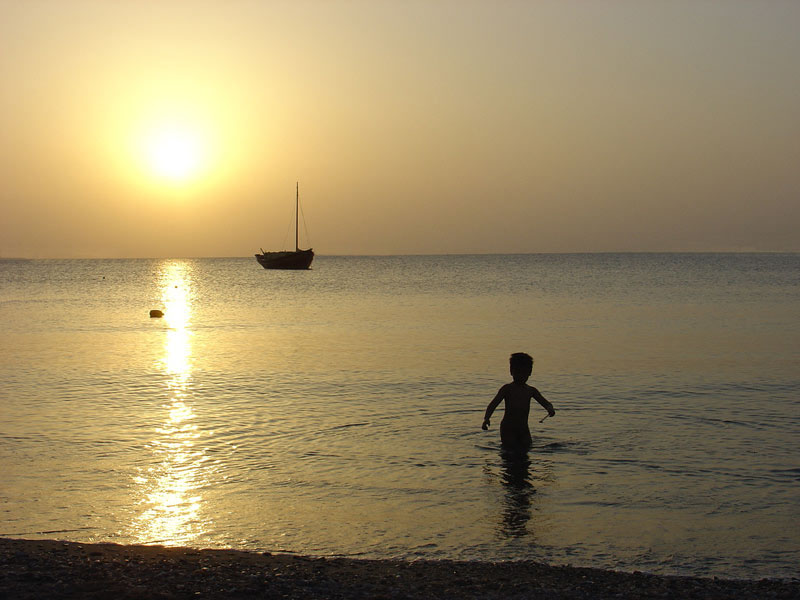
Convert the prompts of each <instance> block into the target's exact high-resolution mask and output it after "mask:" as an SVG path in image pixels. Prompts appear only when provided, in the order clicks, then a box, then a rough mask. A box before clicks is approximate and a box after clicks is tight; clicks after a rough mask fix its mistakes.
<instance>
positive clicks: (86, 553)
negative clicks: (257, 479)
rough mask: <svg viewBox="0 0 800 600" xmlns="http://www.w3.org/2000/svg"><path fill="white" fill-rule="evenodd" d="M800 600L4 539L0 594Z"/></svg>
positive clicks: (570, 577) (656, 585)
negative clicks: (742, 599)
mask: <svg viewBox="0 0 800 600" xmlns="http://www.w3.org/2000/svg"><path fill="white" fill-rule="evenodd" d="M254 597H264V598H311V599H314V598H320V599H322V598H370V599H372V598H375V599H377V598H420V599H421V598H459V600H463V599H467V598H482V599H483V598H485V599H492V598H498V599H499V598H503V599H509V598H544V599H548V598H709V599H711V598H800V581H797V580H793V581H774V580H761V581H739V580H722V579H699V578H691V577H663V576H655V575H648V574H643V573H618V572H613V571H602V570H599V569H585V568H575V567H551V566H547V565H544V564H540V563H534V562H503V563H481V562H455V561H414V562H403V561H393V560H357V559H346V558H308V557H303V556H294V555H286V554H269V553H255V552H244V551H238V550H196V549H192V548H167V547H163V546H120V545H116V544H83V543H74V542H62V541H56V540H15V539H6V538H0V598H14V599H19V600H23V599H28V598H30V599H32V598H55V599H59V598H76V599H77V598H86V599H92V598H114V599H115V600H125V599H134V598H136V599H139V598H154V599H156V598H157V599H172V598H176V599H177V598H220V599H221V598H226V599H227V598H254Z"/></svg>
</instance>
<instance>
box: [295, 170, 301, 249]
mask: <svg viewBox="0 0 800 600" xmlns="http://www.w3.org/2000/svg"><path fill="white" fill-rule="evenodd" d="M295 186H296V187H295V196H294V251H295V252H299V251H300V237H299V236H300V229H299V227H300V225H299V221H300V182H299V181H297V182H295Z"/></svg>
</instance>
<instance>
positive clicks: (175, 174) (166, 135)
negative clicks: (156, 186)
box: [144, 128, 205, 183]
mask: <svg viewBox="0 0 800 600" xmlns="http://www.w3.org/2000/svg"><path fill="white" fill-rule="evenodd" d="M144 146H145V147H144V153H145V159H146V161H147V165H148V167H149V169H150V171H152V173H153V174H154V175H156V176H157V177H159V178H162V179H166V180H169V181H172V182H175V183H179V182H187V181H191V180H193V179H195V178H197V177H198V176H199V175H200V173H201V172H202V170H203V167H204V162H205V148H204V144H203V142H202V140H201V139H200V136H199V135H197V134H196V133H194V132H192V131H190V130H185V129H179V128H165V129H159V130H157V131H154V132H152V133H151V134H150V135H149V136H147V138H146V140H145V144H144Z"/></svg>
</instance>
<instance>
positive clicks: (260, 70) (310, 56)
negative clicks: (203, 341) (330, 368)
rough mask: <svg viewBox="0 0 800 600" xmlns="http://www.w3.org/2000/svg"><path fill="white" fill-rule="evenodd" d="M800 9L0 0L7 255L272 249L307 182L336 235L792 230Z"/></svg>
mask: <svg viewBox="0 0 800 600" xmlns="http://www.w3.org/2000/svg"><path fill="white" fill-rule="evenodd" d="M798 23H800V3H797V2H791V1H777V0H776V1H770V2H763V3H762V2H750V1H744V0H729V1H727V2H696V1H691V2H689V1H675V2H666V1H665V2H641V1H638V0H637V1H633V0H630V1H622V0H616V1H614V0H611V1H609V2H595V3H588V2H579V1H576V0H566V1H561V0H559V1H537V2H515V1H508V2H488V1H486V2H471V1H444V0H443V1H440V2H427V1H415V0H412V1H410V2H402V3H398V2H388V1H377V2H374V1H360V0H353V1H347V2H344V1H341V2H313V1H291V2H288V1H287V2H281V1H275V2H256V1H244V0H242V1H237V2H231V3H219V2H201V1H192V2H188V1H187V2H173V3H155V2H152V3H141V2H134V1H121V2H113V3H110V2H103V1H75V0H65V1H63V2H46V1H42V2H15V1H12V0H0V83H1V84H2V94H0V142H2V143H0V207H2V219H0V257H169V256H180V257H190V256H250V255H252V253H253V252H255V251H257V250H258V248H259V247H264V248H265V249H278V248H279V247H280V246H282V245H284V240H285V239H286V238H287V229H288V227H289V225H290V223H291V221H292V218H293V216H292V211H293V208H294V206H293V204H294V192H295V181H299V182H300V197H301V202H302V205H303V210H304V214H305V218H306V222H307V224H308V229H309V232H310V234H311V239H310V242H311V245H313V246H314V248H315V250H316V251H317V253H318V254H322V255H324V254H428V253H498V252H499V253H505V252H509V253H512V252H513V253H516V252H525V253H527V252H602V251H792V252H796V251H800V235H798V233H797V232H798V231H800V169H799V168H798V165H800V36H798V35H797V25H798ZM292 241H293V240H291V235H290V236H289V240H288V243H289V245H291V242H292ZM303 245H305V242H303Z"/></svg>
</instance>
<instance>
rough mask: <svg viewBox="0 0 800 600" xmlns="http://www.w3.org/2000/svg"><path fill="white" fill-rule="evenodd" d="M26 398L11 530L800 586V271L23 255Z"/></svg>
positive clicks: (7, 309) (18, 395)
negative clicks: (524, 396) (526, 432)
mask: <svg viewBox="0 0 800 600" xmlns="http://www.w3.org/2000/svg"><path fill="white" fill-rule="evenodd" d="M153 309H158V310H161V311H163V313H164V314H163V318H151V317H150V311H151V310H153ZM512 352H527V353H529V354H531V355H532V356H533V357H534V359H535V364H534V370H533V375H532V378H531V380H530V382H529V383H531V384H532V385H534V386H536V387H537V388H538V389H539V390H540V392H541V393H542V394H543V395H544V396H545V397H546V398H547V399H548V400H549V401H550V402H552V404H553V405H554V407H555V409H556V414H555V416H554V417H552V418H548V419H546V420H544V421H542V420H541V419H542V418H543V417H544V416H545V415H546V414H547V413H546V412H545V411H544V409H542V408H541V407H540V406H539V405H538V404H536V403H534V404H533V406H532V409H531V416H530V427H531V431H532V434H533V447H532V449H531V450H530V452H529V453H528V454H527V455H523V456H509V455H508V454H506V453H504V452H503V451H502V450H501V448H500V436H499V422H500V420H501V419H502V410H503V408H502V405H501V406H500V407H499V408H498V411H497V412H496V413H495V416H494V418H493V419H492V425H491V427H490V429H489V430H488V431H483V430H481V423H482V421H483V413H484V410H485V409H486V405H487V404H488V403H489V401H490V400H491V399H492V398H493V397H494V395H495V394H496V393H497V391H498V389H499V388H500V386H502V385H503V384H504V383H507V382H508V381H510V376H509V369H508V358H509V355H510V354H511V353H512ZM0 386H1V387H0V536H4V537H14V538H28V539H42V538H54V539H61V540H71V541H79V542H115V543H120V544H161V545H169V546H174V545H183V546H190V547H197V548H238V549H249V550H254V551H261V552H273V553H275V552H286V553H297V554H303V555H311V556H347V557H362V558H370V559H402V560H412V561H413V560H420V559H431V560H437V559H455V560H468V561H515V560H534V561H541V562H545V563H549V564H554V565H568V564H569V565H573V566H589V567H600V568H606V569H616V570H622V571H643V572H650V573H657V574H677V575H692V576H718V577H728V578H748V579H753V578H762V577H770V578H772V577H774V578H796V577H798V576H800V568H798V567H799V566H800V451H799V450H798V448H800V444H799V442H800V254H527V255H476V256H471V255H446V256H318V257H317V258H316V259H315V261H314V263H313V265H312V269H311V270H308V271H266V270H264V269H262V268H261V267H260V266H259V265H258V263H257V262H256V261H255V259H254V258H252V257H249V258H208V259H195V258H188V259H181V258H175V259H137V260H122V259H120V260H1V261H0Z"/></svg>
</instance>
